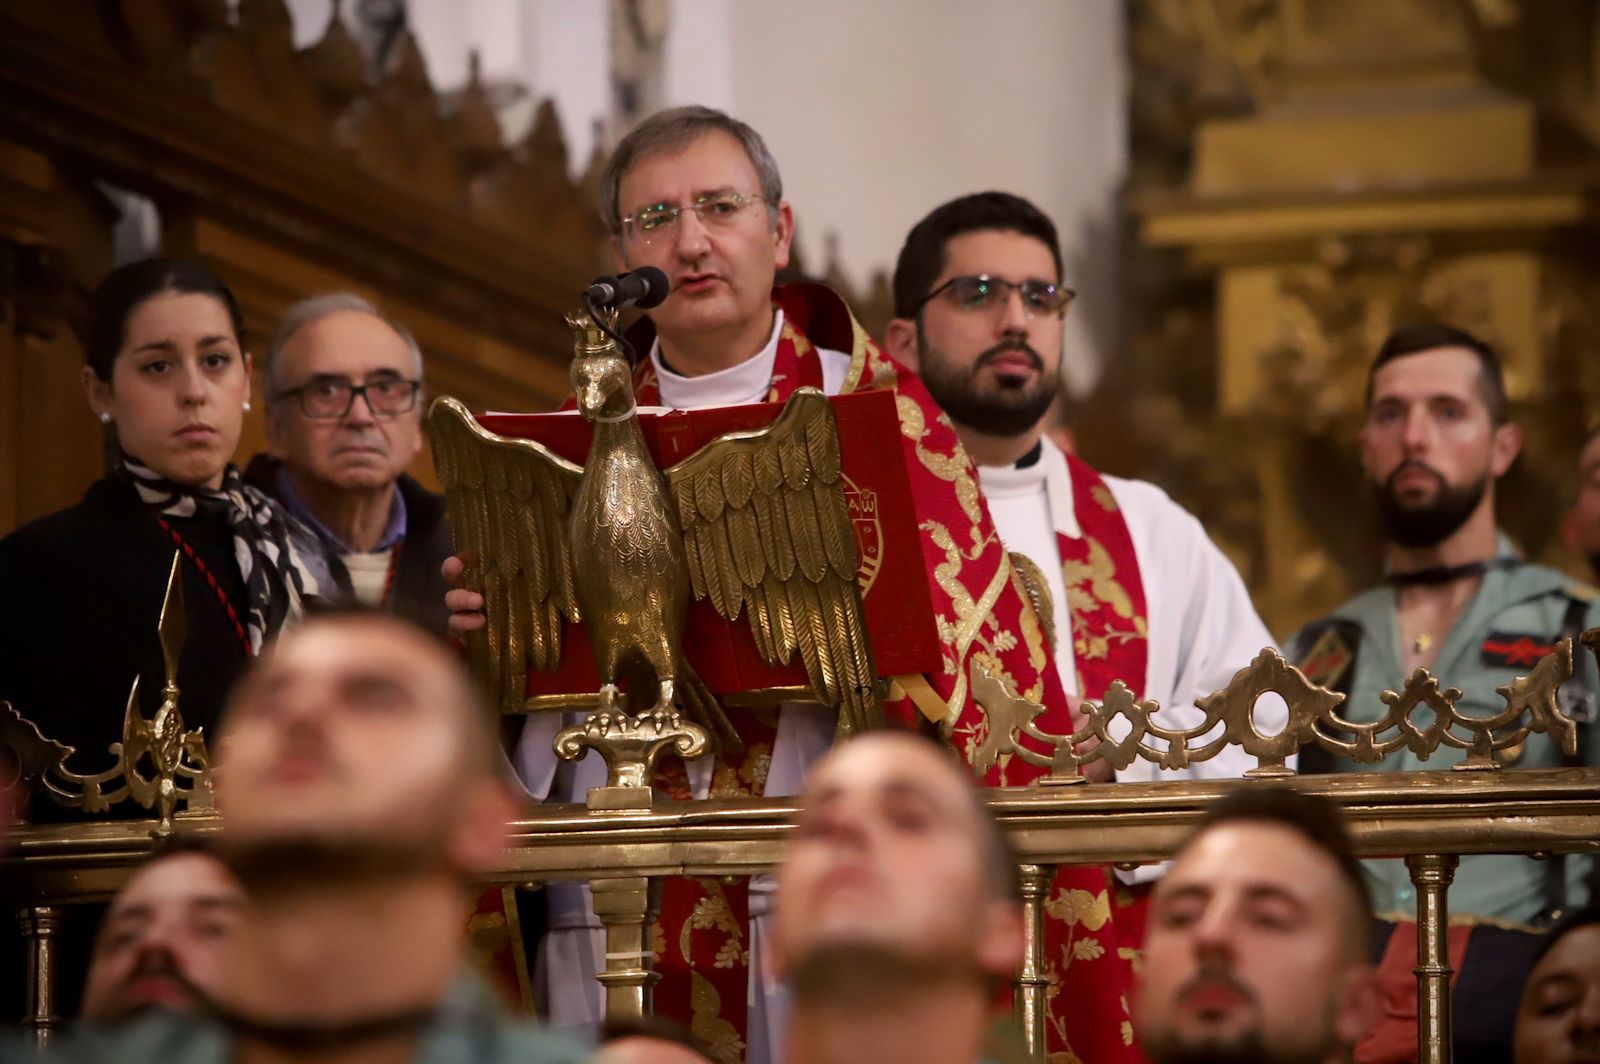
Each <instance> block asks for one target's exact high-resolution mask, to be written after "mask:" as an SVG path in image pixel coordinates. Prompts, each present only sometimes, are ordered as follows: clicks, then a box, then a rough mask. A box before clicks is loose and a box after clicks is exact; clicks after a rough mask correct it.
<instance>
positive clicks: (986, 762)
mask: <svg viewBox="0 0 1600 1064" xmlns="http://www.w3.org/2000/svg"><path fill="white" fill-rule="evenodd" d="M1580 638H1581V640H1582V642H1583V643H1584V645H1585V646H1588V647H1589V648H1590V649H1591V650H1594V652H1595V654H1596V657H1597V659H1600V628H1595V629H1590V630H1589V631H1587V632H1584V633H1583V634H1582V636H1581V637H1580ZM1572 653H1573V640H1572V638H1571V637H1568V638H1566V639H1563V640H1562V641H1561V642H1560V643H1558V644H1556V648H1555V650H1553V651H1551V652H1550V653H1549V654H1546V655H1545V656H1544V657H1543V658H1541V659H1540V660H1539V661H1538V663H1537V664H1535V665H1534V667H1533V670H1532V671H1531V672H1529V673H1528V675H1526V676H1521V677H1518V678H1517V679H1515V680H1513V681H1511V682H1510V683H1508V684H1505V685H1504V686H1501V687H1498V688H1496V691H1497V692H1498V693H1499V694H1500V696H1501V697H1502V698H1503V699H1504V700H1505V703H1506V705H1505V708H1504V709H1502V710H1501V711H1500V712H1498V713H1495V714H1492V715H1490V716H1484V717H1480V716H1470V715H1467V714H1464V713H1462V712H1460V711H1459V710H1458V709H1457V708H1456V702H1457V700H1458V699H1460V698H1461V691H1460V690H1459V689H1457V688H1454V687H1451V688H1446V689H1441V688H1440V686H1439V681H1438V680H1437V679H1435V678H1434V677H1433V676H1432V675H1430V674H1429V673H1428V671H1427V670H1426V669H1418V670H1417V671H1416V672H1415V673H1413V674H1412V676H1411V679H1410V680H1409V681H1407V683H1406V685H1405V687H1403V688H1402V689H1401V690H1400V691H1398V692H1397V691H1385V692H1383V694H1382V695H1381V696H1380V697H1381V698H1382V700H1383V702H1384V704H1385V705H1387V706H1388V707H1389V708H1388V711H1387V712H1386V713H1385V714H1384V715H1383V716H1382V717H1381V718H1380V719H1378V720H1376V721H1373V722H1370V723H1359V722H1354V721H1350V720H1347V719H1345V718H1344V717H1342V716H1340V715H1339V713H1338V712H1337V711H1338V709H1339V707H1340V706H1341V705H1343V703H1344V701H1345V696H1344V695H1342V694H1339V693H1338V692H1335V691H1331V690H1329V689H1328V688H1326V687H1321V686H1318V685H1317V684H1314V683H1312V682H1311V681H1310V680H1308V679H1306V676H1305V674H1304V673H1303V672H1301V671H1300V670H1299V669H1297V668H1295V667H1294V666H1292V665H1290V664H1289V663H1287V662H1286V661H1284V660H1283V657H1282V656H1281V655H1280V654H1279V653H1278V652H1277V651H1276V650H1273V649H1271V648H1270V647H1269V648H1267V649H1264V650H1262V651H1261V653H1260V654H1258V655H1256V658H1255V660H1254V661H1253V662H1251V663H1250V665H1249V666H1248V667H1247V668H1244V669H1241V670H1240V671H1239V672H1238V673H1237V674H1235V675H1234V677H1233V680H1232V681H1231V682H1229V684H1228V686H1226V687H1224V688H1223V689H1222V690H1220V691H1216V692H1213V693H1212V694H1209V695H1206V696H1204V697H1203V698H1199V699H1196V701H1195V706H1196V707H1197V708H1199V709H1200V710H1201V711H1202V712H1203V713H1204V714H1205V716H1204V718H1203V719H1202V720H1201V721H1200V722H1199V723H1198V724H1196V725H1194V726H1193V727H1190V728H1182V729H1179V728H1165V727H1162V726H1161V725H1160V724H1158V723H1156V722H1155V720H1154V719H1153V718H1154V717H1155V715H1156V714H1157V713H1158V712H1159V711H1160V709H1161V707H1160V705H1158V704H1157V703H1156V702H1154V701H1151V700H1149V699H1145V700H1142V701H1139V700H1135V699H1134V697H1133V694H1132V692H1131V691H1130V690H1129V689H1128V687H1127V686H1126V685H1125V684H1123V683H1122V681H1120V680H1117V681H1114V682H1113V683H1112V684H1111V687H1110V688H1109V689H1108V690H1107V691H1106V694H1105V697H1104V698H1103V699H1102V700H1101V701H1100V702H1084V703H1083V705H1082V712H1083V715H1084V718H1085V722H1084V726H1083V727H1082V728H1080V729H1079V730H1078V731H1076V732H1074V733H1072V734H1071V735H1053V734H1050V733H1048V732H1044V731H1042V730H1041V729H1039V728H1038V726H1037V725H1036V724H1035V721H1036V720H1037V718H1038V716H1039V714H1040V713H1041V712H1042V711H1043V710H1042V707H1041V706H1039V705H1038V703H1036V702H1033V701H1031V700H1029V699H1027V698H1023V697H1021V696H1020V695H1018V694H1017V692H1016V690H1015V689H1014V688H1013V687H1012V686H1011V685H1010V683H1008V682H1007V681H1006V680H1005V679H1004V678H1003V677H998V676H996V675H995V674H994V673H992V672H991V671H990V670H989V668H988V667H987V665H985V664H984V663H983V662H982V661H980V660H979V659H978V658H977V657H974V658H973V659H972V663H971V671H970V677H971V682H972V692H973V696H974V697H975V698H976V699H977V700H978V703H979V704H980V705H981V706H983V708H984V710H985V712H986V713H987V714H988V718H989V730H988V733H987V734H986V735H984V736H983V739H982V741H981V742H980V743H979V744H978V746H977V749H976V751H975V753H974V755H973V759H972V762H973V770H974V772H975V773H977V774H978V775H980V776H981V775H982V774H983V773H985V772H987V771H988V769H989V768H990V766H992V765H993V764H994V763H995V762H996V761H997V760H999V759H1000V758H1001V757H1005V756H1008V755H1011V756H1016V757H1020V758H1022V759H1023V760H1025V761H1028V762H1029V763H1031V764H1035V765H1049V766H1050V768H1051V772H1050V775H1049V776H1047V777H1045V778H1044V779H1043V780H1042V781H1041V782H1042V783H1045V784H1073V783H1082V782H1083V781H1084V777H1083V775H1082V771H1081V770H1082V767H1083V766H1084V765H1087V764H1089V763H1091V762H1094V761H1102V760H1103V761H1106V762H1109V763H1110V764H1111V766H1112V767H1113V768H1116V769H1124V768H1127V767H1128V766H1129V765H1131V764H1132V763H1133V762H1134V760H1136V759H1143V760H1145V761H1149V762H1152V763H1154V764H1157V765H1159V766H1161V767H1162V768H1164V769H1180V768H1185V767H1187V766H1189V765H1191V764H1195V763H1197V762H1201V761H1208V760H1210V759H1211V758H1213V757H1215V756H1216V755H1217V754H1218V753H1219V752H1221V751H1222V749H1223V748H1224V747H1226V746H1238V747H1240V748H1242V749H1243V750H1244V751H1245V752H1246V753H1248V754H1250V755H1251V756H1253V757H1254V758H1255V759H1256V767H1255V768H1252V769H1250V770H1248V771H1247V772H1246V773H1245V775H1246V776H1248V777H1252V778H1271V777H1278V776H1292V775H1294V770H1293V769H1291V768H1289V767H1288V763H1287V762H1288V758H1289V757H1290V756H1291V755H1292V754H1294V753H1295V752H1296V751H1298V750H1299V749H1300V747H1301V746H1302V745H1304V744H1306V743H1308V742H1315V743H1316V744H1317V745H1319V746H1321V747H1323V748H1324V749H1326V750H1329V751H1332V752H1333V753H1336V754H1343V755H1344V756H1346V757H1349V758H1351V759H1352V760H1354V761H1356V762H1358V763H1363V764H1371V763H1374V762H1379V761H1382V760H1383V759H1384V757H1385V756H1386V755H1388V754H1390V753H1392V752H1394V751H1395V750H1398V749H1400V748H1402V747H1404V748H1405V749H1407V750H1410V751H1411V752H1412V753H1413V754H1415V755H1416V756H1417V757H1419V758H1421V759H1423V760H1427V758H1428V757H1429V756H1430V755H1431V754H1432V753H1433V752H1434V751H1436V750H1438V749H1439V748H1440V747H1452V748H1454V749H1457V750H1465V751H1466V752H1467V753H1466V757H1465V758H1464V759H1462V760H1461V761H1460V762H1459V763H1458V764H1456V765H1454V766H1453V769H1454V770H1455V771H1460V772H1481V771H1494V770H1496V769H1499V768H1500V767H1501V766H1502V764H1503V763H1505V761H1506V760H1514V759H1515V757H1516V756H1517V754H1518V751H1520V749H1521V747H1522V744H1523V742H1524V741H1525V740H1526V739H1527V737H1528V736H1529V735H1530V734H1533V733H1535V732H1538V733H1541V734H1544V735H1548V736H1549V737H1550V739H1551V741H1553V742H1555V743H1556V744H1557V745H1559V746H1560V748H1561V749H1562V750H1563V751H1565V752H1566V753H1567V754H1569V755H1570V754H1573V753H1576V752H1577V741H1578V737H1577V725H1576V723H1575V722H1574V721H1573V720H1572V718H1570V717H1568V716H1566V714H1565V713H1563V712H1562V709H1561V704H1560V699H1559V698H1558V693H1559V690H1560V687H1561V685H1562V684H1563V683H1565V682H1566V681H1567V680H1569V679H1571V678H1572V675H1573V662H1572ZM1268 693H1273V694H1276V695H1278V696H1279V697H1281V698H1282V699H1283V701H1284V703H1285V704H1286V705H1287V706H1288V723H1287V724H1286V726H1285V727H1284V729H1283V730H1282V731H1280V732H1278V733H1277V734H1275V735H1267V734H1264V733H1263V732H1262V731H1261V730H1260V729H1259V728H1258V727H1257V726H1256V721H1255V715H1256V713H1255V707H1256V704H1257V702H1259V701H1260V699H1261V698H1262V696H1264V695H1266V694H1268ZM1419 708H1420V709H1421V710H1422V716H1423V717H1424V718H1425V719H1427V723H1426V724H1418V723H1417V721H1416V720H1415V719H1414V718H1415V717H1416V716H1417V710H1418V709H1419ZM1219 724H1220V725H1221V726H1222V730H1221V733H1220V734H1218V735H1216V736H1213V737H1212V738H1210V739H1204V738H1203V737H1204V736H1206V735H1208V734H1209V733H1210V732H1212V731H1213V730H1215V729H1216V728H1217V726H1218V725H1219ZM1114 725H1115V727H1114ZM1116 731H1124V734H1123V735H1122V737H1121V738H1120V739H1119V738H1116V737H1115V734H1114V732H1116ZM1345 734H1349V735H1350V736H1351V738H1348V739H1345V738H1341V737H1340V736H1341V735H1345ZM1024 738H1026V739H1029V740H1032V741H1033V743H1034V744H1036V745H1028V744H1025V743H1024V742H1022V740H1023V739H1024ZM1151 740H1156V741H1155V742H1152V741H1151ZM1038 747H1043V748H1046V749H1050V750H1052V751H1053V753H1052V754H1050V755H1046V754H1044V753H1042V752H1041V751H1040V749H1038Z"/></svg>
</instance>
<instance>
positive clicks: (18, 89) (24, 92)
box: [0, 0, 609, 532]
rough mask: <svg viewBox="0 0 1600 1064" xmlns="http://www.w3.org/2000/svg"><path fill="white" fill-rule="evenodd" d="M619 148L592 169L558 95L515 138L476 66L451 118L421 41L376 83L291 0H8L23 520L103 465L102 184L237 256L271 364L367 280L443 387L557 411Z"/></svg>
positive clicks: (180, 246) (2, 491) (105, 260)
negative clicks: (299, 316)
mask: <svg viewBox="0 0 1600 1064" xmlns="http://www.w3.org/2000/svg"><path fill="white" fill-rule="evenodd" d="M602 60H603V57H597V61H602ZM599 163H600V160H599V159H596V160H592V161H591V163H590V166H589V167H588V170H587V171H586V173H585V174H584V175H583V176H582V177H581V178H580V179H578V180H573V179H571V178H570V177H569V176H568V171H569V167H568V159H567V153H566V148H565V145H564V143H563V140H562V134H561V130H560V128H559V125H558V123H557V120H556V118H555V113H554V111H553V109H552V108H551V107H550V106H549V105H548V104H546V105H545V107H544V108H542V109H541V111H540V113H539V115H538V117H537V119H536V121H535V122H534V124H533V126H532V129H531V131H530V132H529V134H528V135H527V137H526V138H524V139H523V140H522V141H521V142H520V143H516V144H504V143H502V141H501V136H500V131H499V126H498V124H497V122H496V121H495V118H494V114H493V112H492V110H491V109H490V107H489V104H488V101H487V99H486V97H485V95H484V92H483V90H482V87H481V86H480V85H479V84H478V83H477V81H476V79H474V81H473V83H472V84H471V85H469V86H468V88H467V90H466V91H465V92H464V93H462V94H460V95H459V97H458V98H457V100H456V102H455V103H454V105H453V106H452V107H451V108H450V109H449V110H448V111H447V110H446V109H445V108H444V107H443V106H442V105H441V102H440V100H439V98H438V96H437V95H436V94H435V92H434V90H433V87H432V86H431V85H430V84H429V82H428V78H427V75H426V71H425V68H424V66H423V63H422V59H421V56H420V54H419V53H418V51H417V48H416V45H415V42H414V41H412V40H411V39H410V38H409V37H407V38H404V39H402V40H401V41H400V42H399V45H398V46H397V47H396V48H395V49H393V51H392V52H391V57H390V61H389V62H388V64H387V66H386V68H385V69H384V70H383V71H382V72H381V74H380V75H379V76H377V77H375V78H374V77H369V76H368V73H367V69H366V65H365V62H364V60H363V58H362V56H361V54H360V51H359V49H358V48H357V46H356V44H355V42H354V40H353V39H351V37H350V36H349V34H348V33H347V31H346V30H345V29H344V26H343V23H342V22H340V21H339V20H338V19H337V18H336V19H333V20H331V21H330V23H329V25H328V27H327V29H326V31H325V33H324V36H323V37H322V39H321V40H320V41H318V42H317V43H316V44H315V45H314V46H312V47H310V48H308V49H305V50H303V51H300V52H296V51H295V50H294V48H293V47H292V44H291V37H290V21H289V12H288V10H287V8H286V7H285V5H284V3H283V2H282V0H241V3H240V4H239V7H238V11H237V17H236V18H234V19H231V20H230V18H229V16H228V10H227V3H226V0H104V2H100V3H95V4H90V3H86V2H68V3H46V4H41V3H35V2H30V0H0V316H3V317H0V532H4V531H7V530H9V529H11V528H13V527H15V526H17V525H18V524H21V523H23V522H25V521H27V520H30V519H32V518H34V517H37V516H40V515H42V514H45V513H48V512H50V511H52V510H55V509H59V508H61V507H63V506H66V505H70V504H71V503H72V502H74V501H76V500H77V499H78V498H79V497H80V496H81V494H82V492H83V490H84V488H85V487H86V486H87V485H88V484H89V483H90V482H91V481H92V480H94V479H95V478H96V477H97V476H99V475H100V472H101V469H102V464H103V448H104V441H103V439H102V436H101V432H100V430H99V426H98V425H97V424H96V423H95V422H94V421H93V420H92V418H91V416H90V414H89V411H88V409H87V406H86V404H85V402H84V400H83V395H82V386H81V383H80V377H81V372H82V365H83V361H82V349H81V346H80V343H79V341H78V336H79V335H80V334H81V329H82V325H83V313H84V306H85V302H86V299H87V295H88V293H89V292H90V291H91V290H92V288H93V286H94V284H95V283H96V282H98V280H99V279H100V278H101V277H102V276H103V275H104V274H105V272H106V271H107V270H108V269H109V268H110V267H111V265H112V261H113V258H112V227H113V226H114V224H115V223H116V220H117V216H118V211H117V209H116V207H115V205H114V203H113V201H112V200H111V199H110V198H108V196H107V195H106V194H105V192H104V190H103V187H102V186H101V185H100V184H98V182H109V183H111V184H114V185H115V186H117V187H121V188H126V189H129V190H131V191H134V192H137V193H139V194H140V195H143V196H145V197H148V198H149V199H150V200H152V201H153V202H154V203H155V204H156V207H157V209H158V211H159V213H160V218H161V244H162V251H163V253H166V254H175V255H194V256H197V257H199V258H202V259H205V260H206V261H208V262H210V263H211V264H212V265H214V266H215V267H216V268H217V269H218V270H219V272H220V273H221V274H222V276H223V277H224V278H225V279H226V280H227V281H228V283H229V284H230V285H231V286H232V287H233V288H234V290H235V292H236V293H237V295H238V296H239V299H240V302H241V305H242V307H243V310H244V313H245V317H246V331H247V337H246V344H247V347H248V348H249V349H250V350H252V351H253V352H254V353H256V354H257V355H258V356H259V355H261V354H264V352H265V347H266V344H267V341H268V338H269V337H270V335H271V331H272V328H273V326H274V323H275V322H276V321H277V318H278V316H279V315H280V314H281V313H282V311H283V310H284V308H285V307H287V306H288V305H289V304H290V303H292V302H294V301H295V300H297V299H300V298H303V297H305V296H308V295H313V294H316V293H319V292H325V291H329V290H336V289H347V290H350V291H354V292H358V293H361V294H363V295H366V296H368V297H370V298H373V299H375V300H376V301H378V302H379V303H380V304H382V305H383V306H384V307H385V308H386V309H387V310H388V311H390V312H391V313H393V314H394V315H395V316H397V317H398V318H399V319H401V320H402V321H404V322H405V323H406V324H407V325H408V326H409V327H410V328H412V330H413V331H414V332H415V333H416V335H417V338H418V340H419V342H420V343H421V344H422V346H423V348H424V350H425V352H426V354H427V370H426V375H427V380H428V388H429V391H430V392H432V393H434V394H438V393H445V392H448V393H450V394H454V395H457V396H460V397H461V398H462V399H463V400H465V401H466V402H468V403H469V404H471V405H473V406H475V407H486V408H498V409H513V410H539V409H544V408H547V407H549V406H550V405H552V404H553V403H554V402H555V401H556V400H557V399H558V398H559V397H560V396H562V395H564V394H565V393H566V391H567V387H566V361H567V356H568V354H569V352H570V350H571V348H570V341H569V340H568V337H567V330H566V326H565V324H564V323H563V321H562V314H563V313H564V312H565V311H566V310H567V309H569V308H570V306H571V304H572V302H573V297H574V295H575V294H576V292H577V291H578V290H579V289H580V288H581V286H582V285H583V284H584V283H586V282H587V281H588V280H589V279H590V278H592V277H593V276H594V275H595V274H596V273H600V272H609V270H608V269H607V267H608V265H609V255H608V254H607V253H606V250H605V241H604V239H603V233H602V232H601V231H600V230H599V228H598V223H597V221H596V220H595V210H594V208H593V203H594V196H595V191H596V188H595V186H596V183H597V178H598V168H599ZM260 405H261V404H259V403H258V404H257V409H256V411H254V412H253V413H252V414H251V416H250V420H249V421H248V423H247V425H246V430H245V434H244V438H243V440H242V441H241V444H240V452H239V455H240V459H241V460H243V459H245V458H248V456H249V455H250V454H252V453H254V452H255V451H256V450H259V449H260V447H261V446H262V443H263V433H262V427H261V420H260V419H261V412H260ZM416 472H417V473H418V474H419V475H421V476H422V477H423V478H424V479H425V480H429V481H431V480H432V479H433V478H432V471H431V467H430V466H429V465H428V463H427V460H426V457H424V458H423V459H422V460H421V461H420V462H419V468H418V469H417V470H416Z"/></svg>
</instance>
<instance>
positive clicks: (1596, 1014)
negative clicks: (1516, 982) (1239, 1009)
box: [1512, 899, 1600, 1064]
mask: <svg viewBox="0 0 1600 1064" xmlns="http://www.w3.org/2000/svg"><path fill="white" fill-rule="evenodd" d="M1512 1047H1513V1052H1514V1054H1515V1059H1516V1064H1585V1062H1593V1061H1600V899H1594V900H1591V903H1590V905H1589V906H1588V907H1587V908H1584V909H1579V910H1576V911H1575V912H1572V913H1569V914H1568V915H1567V916H1565V917H1564V918H1562V919H1561V920H1560V921H1559V922H1558V923H1557V924H1556V925H1555V926H1554V927H1552V928H1551V929H1550V930H1549V931H1548V932H1547V933H1546V934H1545V937H1544V941H1543V942H1541V943H1540V944H1539V952H1538V954H1537V955H1536V956H1535V957H1534V961H1533V970H1532V971H1530V972H1529V973H1528V982H1527V984H1526V985H1525V986H1524V987H1523V990H1522V1006H1521V1008H1520V1009H1518V1011H1517V1030H1516V1036H1515V1038H1514V1039H1513V1041H1512Z"/></svg>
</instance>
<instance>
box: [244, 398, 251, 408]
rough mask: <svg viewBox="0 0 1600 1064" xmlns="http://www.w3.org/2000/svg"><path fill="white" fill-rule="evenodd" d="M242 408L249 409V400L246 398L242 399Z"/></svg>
mask: <svg viewBox="0 0 1600 1064" xmlns="http://www.w3.org/2000/svg"><path fill="white" fill-rule="evenodd" d="M244 408H245V410H249V409H250V400H248V399H246V400H245V401H244Z"/></svg>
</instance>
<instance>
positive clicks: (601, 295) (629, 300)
mask: <svg viewBox="0 0 1600 1064" xmlns="http://www.w3.org/2000/svg"><path fill="white" fill-rule="evenodd" d="M671 291H672V282H671V281H668V280H667V275H666V274H665V273H662V272H661V271H660V270H658V269H656V268H655V267H654V266H641V267H639V268H638V269H637V270H634V271H633V272H631V273H624V274H619V275H617V276H616V277H601V278H599V279H598V280H596V281H595V283H594V284H592V285H590V286H589V287H588V288H585V289H584V290H583V298H584V299H586V300H588V301H589V302H591V303H593V304H595V305H596V306H600V307H626V306H635V307H638V308H640V309H641V310H648V309H650V308H651V307H659V306H660V305H661V304H662V303H664V302H666V299H667V296H668V294H670V293H671Z"/></svg>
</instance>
